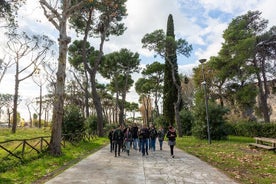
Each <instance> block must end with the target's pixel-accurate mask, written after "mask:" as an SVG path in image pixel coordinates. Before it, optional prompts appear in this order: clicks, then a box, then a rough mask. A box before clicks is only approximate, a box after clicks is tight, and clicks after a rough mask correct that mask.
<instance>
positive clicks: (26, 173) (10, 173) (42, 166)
mask: <svg viewBox="0 0 276 184" xmlns="http://www.w3.org/2000/svg"><path fill="white" fill-rule="evenodd" d="M44 133H45V134H44ZM49 133H50V131H49V130H48V135H49ZM5 134H7V133H6V130H5V131H2V129H0V137H1V138H0V139H2V140H3V137H5V136H4V135H5ZM25 135H26V137H28V138H32V137H37V136H42V135H47V130H43V129H33V131H32V129H25V130H22V132H21V131H17V133H16V134H13V135H9V136H8V137H9V138H8V140H10V139H21V138H23V137H24V136H25ZM11 137H13V138H11ZM26 137H25V138H26ZM5 140H7V139H5ZM107 143H108V139H107V138H95V139H93V140H91V141H90V142H88V141H83V142H80V143H78V144H77V145H72V144H70V143H66V147H65V148H63V149H62V156H60V157H52V156H50V155H48V154H47V153H44V154H41V155H39V156H36V157H34V158H33V159H28V160H27V161H25V162H24V163H16V165H15V166H10V167H9V168H8V169H7V171H6V172H3V173H0V184H14V183H16V184H21V183H22V184H23V183H24V184H28V183H34V182H35V183H44V182H45V181H47V180H48V179H49V178H51V177H53V176H55V175H57V174H59V173H60V172H62V171H63V170H64V169H66V168H68V167H69V166H71V165H73V164H74V163H76V162H78V161H79V160H81V159H83V158H85V157H86V156H88V155H89V154H91V153H93V152H95V151H97V150H99V149H100V148H102V147H103V146H104V145H106V144H107Z"/></svg>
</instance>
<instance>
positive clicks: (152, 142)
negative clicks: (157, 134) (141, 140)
mask: <svg viewBox="0 0 276 184" xmlns="http://www.w3.org/2000/svg"><path fill="white" fill-rule="evenodd" d="M155 143H156V138H151V139H150V148H151V149H152V151H155Z"/></svg>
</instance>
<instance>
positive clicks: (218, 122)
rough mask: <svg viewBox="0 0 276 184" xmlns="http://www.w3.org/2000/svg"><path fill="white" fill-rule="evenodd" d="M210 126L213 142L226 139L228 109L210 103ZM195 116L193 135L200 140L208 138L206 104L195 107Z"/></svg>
mask: <svg viewBox="0 0 276 184" xmlns="http://www.w3.org/2000/svg"><path fill="white" fill-rule="evenodd" d="M208 109H209V111H208V113H209V125H210V135H211V139H212V140H221V139H226V137H227V131H226V122H225V120H224V118H223V117H224V115H225V114H226V113H227V112H228V110H227V109H225V108H222V107H221V106H219V105H217V104H215V103H209V108H208ZM193 116H194V118H195V121H194V124H193V127H192V134H193V136H195V137H197V138H199V139H206V138H207V122H206V110H205V105H204V103H200V104H197V105H196V106H195V107H194V111H193Z"/></svg>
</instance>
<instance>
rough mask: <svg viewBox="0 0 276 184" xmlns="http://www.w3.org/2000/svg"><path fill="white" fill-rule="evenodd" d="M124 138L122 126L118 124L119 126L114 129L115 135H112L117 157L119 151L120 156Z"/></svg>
mask: <svg viewBox="0 0 276 184" xmlns="http://www.w3.org/2000/svg"><path fill="white" fill-rule="evenodd" d="M123 139H124V134H123V131H122V129H121V126H118V128H116V129H115V130H114V132H113V137H112V140H113V142H114V150H115V157H117V153H118V156H120V151H121V147H122V142H123Z"/></svg>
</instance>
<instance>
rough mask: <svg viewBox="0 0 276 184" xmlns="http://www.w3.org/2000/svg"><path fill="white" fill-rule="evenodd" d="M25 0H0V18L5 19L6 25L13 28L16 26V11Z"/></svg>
mask: <svg viewBox="0 0 276 184" xmlns="http://www.w3.org/2000/svg"><path fill="white" fill-rule="evenodd" d="M25 1H26V0H18V1H9V0H0V20H1V19H5V21H6V22H7V23H8V25H7V27H9V28H12V29H14V28H15V27H17V22H16V16H17V11H18V9H19V8H20V6H22V5H23V4H24V3H25Z"/></svg>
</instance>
